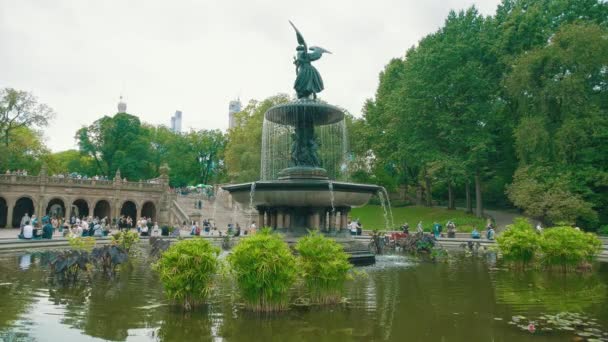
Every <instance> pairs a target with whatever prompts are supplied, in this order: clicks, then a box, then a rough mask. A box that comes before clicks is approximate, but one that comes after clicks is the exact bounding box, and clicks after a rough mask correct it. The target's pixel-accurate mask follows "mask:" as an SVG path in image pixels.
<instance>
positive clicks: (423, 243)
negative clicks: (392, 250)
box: [396, 234, 436, 254]
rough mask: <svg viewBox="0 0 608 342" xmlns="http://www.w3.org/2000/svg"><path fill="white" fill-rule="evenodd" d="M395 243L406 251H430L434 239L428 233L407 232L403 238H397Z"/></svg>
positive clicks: (413, 252) (416, 252)
mask: <svg viewBox="0 0 608 342" xmlns="http://www.w3.org/2000/svg"><path fill="white" fill-rule="evenodd" d="M396 244H397V245H398V246H399V247H400V248H401V249H402V250H403V251H405V252H407V253H412V254H418V253H431V252H432V250H433V248H434V247H435V245H436V240H435V238H434V237H433V235H430V234H409V235H408V236H406V237H405V238H402V239H399V240H397V242H396Z"/></svg>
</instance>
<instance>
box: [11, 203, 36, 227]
mask: <svg viewBox="0 0 608 342" xmlns="http://www.w3.org/2000/svg"><path fill="white" fill-rule="evenodd" d="M35 208H36V205H35V203H34V200H33V199H32V198H31V197H30V196H21V197H19V198H18V199H17V201H15V207H14V208H13V222H12V223H13V227H19V226H20V225H21V218H22V217H23V216H24V215H25V214H26V213H27V214H28V215H29V216H30V217H32V215H33V214H34V213H35V212H36V209H35Z"/></svg>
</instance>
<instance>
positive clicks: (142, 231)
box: [141, 226, 148, 236]
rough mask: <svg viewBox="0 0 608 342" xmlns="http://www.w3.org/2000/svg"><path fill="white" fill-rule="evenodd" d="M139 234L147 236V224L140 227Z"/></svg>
mask: <svg viewBox="0 0 608 342" xmlns="http://www.w3.org/2000/svg"><path fill="white" fill-rule="evenodd" d="M141 236H148V226H142V227H141Z"/></svg>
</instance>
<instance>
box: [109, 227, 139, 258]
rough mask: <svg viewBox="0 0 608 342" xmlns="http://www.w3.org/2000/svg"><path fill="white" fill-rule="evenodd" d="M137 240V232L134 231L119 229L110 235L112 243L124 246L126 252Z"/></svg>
mask: <svg viewBox="0 0 608 342" xmlns="http://www.w3.org/2000/svg"><path fill="white" fill-rule="evenodd" d="M137 241H139V234H137V232H136V231H120V232H118V233H116V234H114V235H112V244H113V245H118V246H120V247H122V248H124V249H125V250H126V251H127V253H129V252H130V251H131V247H133V245H134V244H135V243H137Z"/></svg>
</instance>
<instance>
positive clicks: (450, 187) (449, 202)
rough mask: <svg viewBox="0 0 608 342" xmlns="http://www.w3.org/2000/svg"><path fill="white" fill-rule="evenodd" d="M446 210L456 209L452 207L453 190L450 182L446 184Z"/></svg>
mask: <svg viewBox="0 0 608 342" xmlns="http://www.w3.org/2000/svg"><path fill="white" fill-rule="evenodd" d="M448 209H456V208H455V206H454V189H453V188H452V182H448Z"/></svg>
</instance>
